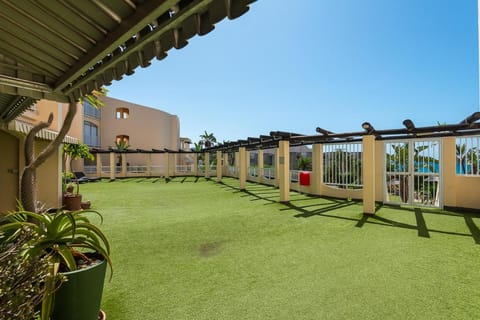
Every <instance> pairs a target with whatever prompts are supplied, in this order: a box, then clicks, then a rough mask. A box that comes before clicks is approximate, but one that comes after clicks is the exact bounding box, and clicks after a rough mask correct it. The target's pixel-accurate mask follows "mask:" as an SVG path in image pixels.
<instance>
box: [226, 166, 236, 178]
mask: <svg viewBox="0 0 480 320" xmlns="http://www.w3.org/2000/svg"><path fill="white" fill-rule="evenodd" d="M228 171H229V172H230V174H231V175H232V176H235V175H236V174H237V168H236V167H235V166H228Z"/></svg>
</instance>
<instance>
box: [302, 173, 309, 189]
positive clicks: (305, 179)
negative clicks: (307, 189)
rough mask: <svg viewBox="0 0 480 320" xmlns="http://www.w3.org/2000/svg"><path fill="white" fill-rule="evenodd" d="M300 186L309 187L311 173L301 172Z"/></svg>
mask: <svg viewBox="0 0 480 320" xmlns="http://www.w3.org/2000/svg"><path fill="white" fill-rule="evenodd" d="M300 185H301V186H309V185H310V172H309V171H300Z"/></svg>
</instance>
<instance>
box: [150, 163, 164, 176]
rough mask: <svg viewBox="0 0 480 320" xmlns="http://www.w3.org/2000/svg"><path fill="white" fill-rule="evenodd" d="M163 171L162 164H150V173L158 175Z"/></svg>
mask: <svg viewBox="0 0 480 320" xmlns="http://www.w3.org/2000/svg"><path fill="white" fill-rule="evenodd" d="M164 173H165V167H164V166H163V165H160V166H150V174H151V175H155V176H159V175H162V174H164Z"/></svg>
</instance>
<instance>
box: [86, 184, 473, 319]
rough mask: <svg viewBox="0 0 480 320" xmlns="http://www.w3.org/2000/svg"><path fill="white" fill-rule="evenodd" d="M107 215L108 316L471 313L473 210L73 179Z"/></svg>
mask: <svg viewBox="0 0 480 320" xmlns="http://www.w3.org/2000/svg"><path fill="white" fill-rule="evenodd" d="M82 193H83V194H84V199H90V200H91V201H92V204H93V207H94V208H95V209H97V210H99V211H100V212H101V213H102V214H103V215H104V218H105V221H104V225H103V229H104V230H105V232H106V234H107V235H108V236H109V238H110V241H111V245H112V251H113V252H112V259H113V262H114V275H113V279H112V281H111V282H106V284H105V291H104V298H103V303H102V308H103V309H104V310H105V311H106V312H107V315H108V319H115V320H123V319H124V320H137V319H138V320H140V319H141V320H147V319H151V320H157V319H478V318H480V271H479V266H480V264H479V260H480V259H479V253H480V230H479V227H480V217H479V216H478V215H473V214H467V213H462V214H460V213H452V212H446V211H441V210H425V209H422V210H420V209H413V208H412V209H398V208H393V207H388V206H379V208H378V211H377V215H376V216H375V217H368V218H367V217H364V216H363V214H362V204H361V203H360V202H349V201H344V200H337V199H324V198H318V197H309V196H305V195H301V194H299V193H294V192H292V193H291V201H290V204H288V205H285V204H280V203H278V202H277V201H278V198H279V194H278V190H277V189H274V188H271V187H268V186H264V185H256V184H248V185H247V191H240V190H238V181H237V180H234V179H224V181H223V183H222V184H219V183H216V182H214V181H206V180H205V179H203V178H200V179H198V178H193V177H189V178H179V177H177V178H174V179H173V180H171V181H170V182H168V183H166V182H165V180H164V179H153V178H151V179H126V180H117V181H115V182H106V181H102V182H100V183H91V184H86V185H82Z"/></svg>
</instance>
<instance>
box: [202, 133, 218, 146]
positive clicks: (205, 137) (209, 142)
mask: <svg viewBox="0 0 480 320" xmlns="http://www.w3.org/2000/svg"><path fill="white" fill-rule="evenodd" d="M200 139H201V140H200V141H202V142H203V145H204V146H205V148H210V147H213V146H214V145H215V144H216V143H217V138H215V135H214V134H213V133H208V132H207V131H206V130H205V132H204V133H203V134H201V135H200Z"/></svg>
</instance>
